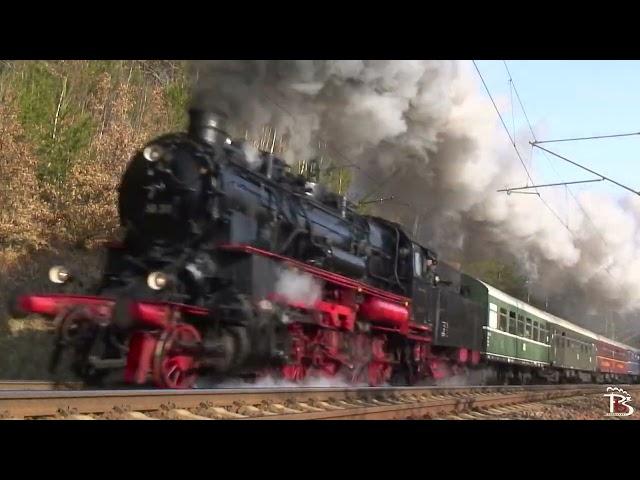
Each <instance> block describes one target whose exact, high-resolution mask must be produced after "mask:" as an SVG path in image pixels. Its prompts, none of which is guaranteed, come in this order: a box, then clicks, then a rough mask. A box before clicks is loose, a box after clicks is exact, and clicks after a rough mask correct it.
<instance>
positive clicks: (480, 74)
mask: <svg viewBox="0 0 640 480" xmlns="http://www.w3.org/2000/svg"><path fill="white" fill-rule="evenodd" d="M472 62H473V66H474V67H475V69H476V72H478V76H479V77H480V80H481V81H482V85H484V89H485V90H486V91H487V95H489V99H490V100H491V103H492V104H493V108H494V109H495V111H496V113H497V114H498V117H499V118H500V122H501V123H502V126H503V127H504V130H505V132H507V136H508V137H509V141H510V142H511V145H513V148H514V150H515V151H516V154H517V156H518V159H519V160H520V163H521V164H522V168H524V171H525V172H526V174H527V177H528V178H529V180H530V181H531V183H532V184H535V182H534V181H533V178H532V177H531V174H530V173H529V169H528V168H527V165H526V164H525V162H524V160H523V159H522V155H521V154H520V150H518V146H517V145H516V142H515V139H514V138H513V137H512V136H511V133H509V129H508V128H507V125H506V124H505V122H504V119H503V118H502V114H501V113H500V110H499V109H498V106H497V105H496V102H495V101H494V100H493V96H492V95H491V91H490V90H489V87H488V86H487V83H486V82H485V81H484V77H483V76H482V73H481V72H480V69H479V68H478V65H477V64H476V61H475V60H472ZM535 190H536V193H537V195H538V198H539V199H540V201H542V203H543V205H544V206H545V207H546V208H547V210H549V211H550V212H551V213H552V214H553V216H554V217H556V219H557V220H558V221H559V222H560V224H561V225H562V226H563V227H564V228H565V229H567V231H568V232H569V233H571V234H573V232H571V229H570V228H569V226H568V225H567V224H565V223H564V221H563V220H562V218H560V215H558V213H557V212H556V211H555V210H554V209H553V208H551V206H550V205H549V204H548V203H547V202H546V200H545V199H544V198H542V196H541V195H540V192H538V190H537V189H535Z"/></svg>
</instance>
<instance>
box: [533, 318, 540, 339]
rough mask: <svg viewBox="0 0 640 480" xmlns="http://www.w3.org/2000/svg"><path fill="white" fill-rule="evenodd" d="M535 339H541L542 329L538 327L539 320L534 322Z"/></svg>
mask: <svg viewBox="0 0 640 480" xmlns="http://www.w3.org/2000/svg"><path fill="white" fill-rule="evenodd" d="M533 339H534V340H535V341H536V342H539V341H540V329H539V328H538V322H535V321H534V322H533Z"/></svg>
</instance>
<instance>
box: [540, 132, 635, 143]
mask: <svg viewBox="0 0 640 480" xmlns="http://www.w3.org/2000/svg"><path fill="white" fill-rule="evenodd" d="M636 135H640V132H631V133H615V134H612V135H594V136H592V137H575V138H558V139H555V140H536V139H535V138H534V140H535V141H534V142H533V143H534V145H538V144H541V143H557V142H578V141H581V140H601V139H604V138H620V137H632V136H636Z"/></svg>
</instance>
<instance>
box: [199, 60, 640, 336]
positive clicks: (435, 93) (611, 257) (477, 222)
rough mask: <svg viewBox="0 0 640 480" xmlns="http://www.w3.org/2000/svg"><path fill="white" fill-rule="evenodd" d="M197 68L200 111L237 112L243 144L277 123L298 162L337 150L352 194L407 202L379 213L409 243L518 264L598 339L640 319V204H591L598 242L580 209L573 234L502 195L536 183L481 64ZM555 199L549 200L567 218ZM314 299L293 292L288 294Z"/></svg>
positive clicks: (523, 198) (519, 198)
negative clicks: (636, 315)
mask: <svg viewBox="0 0 640 480" xmlns="http://www.w3.org/2000/svg"><path fill="white" fill-rule="evenodd" d="M193 69H194V73H197V75H196V77H195V78H197V79H198V80H197V82H196V86H195V95H194V102H195V103H196V104H198V105H200V106H204V107H212V108H215V109H217V110H222V111H224V112H225V113H226V114H227V115H228V117H229V120H230V123H232V124H233V125H234V126H236V127H237V128H241V129H242V130H241V131H242V132H243V133H244V129H249V130H251V129H257V128H259V127H261V126H262V125H264V124H267V123H270V124H271V125H272V126H275V127H276V128H277V129H278V132H287V134H288V136H289V138H290V142H289V145H290V150H289V152H288V153H287V155H288V156H287V158H286V159H287V160H288V161H293V160H294V159H298V160H300V159H305V160H306V159H309V158H310V157H312V156H314V155H315V154H316V153H317V152H316V151H315V150H314V148H315V146H317V145H318V143H319V142H320V141H325V142H328V143H329V144H330V145H332V146H333V147H334V150H338V151H340V152H341V153H342V154H343V156H344V157H346V158H347V159H348V163H354V164H356V165H358V166H359V167H360V168H359V169H357V170H354V171H353V173H354V175H355V181H354V182H353V184H352V187H351V191H350V192H349V196H350V197H351V198H353V199H357V198H361V197H362V196H364V195H365V194H370V195H372V196H375V197H385V196H389V195H394V196H396V199H397V201H395V202H386V203H382V204H380V205H379V206H378V207H377V208H378V210H377V211H376V213H377V214H380V215H384V216H386V217H388V218H390V219H392V220H396V221H400V222H401V223H403V224H404V225H405V226H407V228H408V230H409V232H411V231H413V230H414V226H417V228H416V231H417V237H418V239H419V240H420V241H422V242H423V243H424V244H426V245H429V246H431V247H433V248H435V249H436V250H437V251H439V253H440V255H441V256H442V257H444V258H448V259H452V260H457V261H475V260H481V259H493V258H498V259H515V260H516V261H517V262H518V263H519V265H520V267H521V268H522V270H523V272H525V273H526V274H527V275H528V276H529V278H530V279H532V280H534V282H533V283H532V287H533V288H534V289H535V290H534V293H537V294H539V295H546V296H549V297H551V298H554V299H555V300H556V301H554V302H553V304H554V305H555V306H556V312H557V313H558V314H563V315H566V316H568V317H569V319H570V320H572V321H573V322H575V323H578V324H582V325H586V326H591V327H594V328H595V327H596V326H597V327H598V330H601V326H602V324H603V323H604V321H603V314H605V313H607V314H609V313H611V312H614V313H616V314H620V313H627V314H628V313H629V312H633V311H636V310H638V309H640V222H639V219H640V200H638V199H637V198H635V197H633V198H628V199H626V200H624V201H623V202H617V201H616V200H614V199H611V198H608V197H600V196H596V195H594V194H582V195H580V196H579V197H578V198H579V200H580V202H581V203H582V205H583V207H584V209H585V211H586V212H587V213H588V215H589V217H590V218H591V219H592V220H593V222H594V223H595V224H596V225H597V227H598V230H596V229H594V228H593V226H592V225H591V223H590V221H589V220H588V219H587V218H586V217H585V215H584V214H583V212H582V211H581V210H580V209H579V208H578V207H577V206H575V207H574V209H575V211H571V212H569V216H570V218H571V219H572V223H571V229H572V232H573V233H570V232H569V231H567V229H565V228H564V227H563V226H562V224H561V223H560V222H559V221H558V219H557V218H556V217H555V216H554V215H553V214H552V213H551V212H550V211H548V210H547V209H546V208H545V207H544V205H543V204H542V202H541V201H540V199H538V198H536V197H535V196H534V195H511V196H507V195H505V194H500V193H497V192H496V190H498V189H500V188H504V187H505V185H511V186H517V185H520V184H524V183H523V182H524V181H525V180H526V176H525V175H524V171H523V169H522V166H521V165H520V164H519V162H518V160H517V158H515V155H514V152H513V149H512V146H511V145H509V144H508V142H507V141H506V138H505V135H504V132H502V131H500V130H498V128H499V125H498V123H497V121H496V120H497V119H496V114H495V111H494V110H493V108H492V106H491V104H490V103H489V100H488V99H487V98H486V96H485V95H484V94H483V92H481V91H480V90H479V87H478V83H477V82H476V81H475V78H474V72H473V71H472V70H471V68H470V64H468V63H463V62H456V61H369V60H353V61H329V60H323V61H319V60H315V61H208V62H195V63H194V64H193ZM524 150H525V151H526V149H524ZM345 163H346V162H345ZM364 172H366V173H364ZM373 179H376V180H375V181H374V180H373ZM378 180H379V181H378ZM554 195H555V192H554V191H553V190H552V191H545V192H544V198H545V200H546V201H547V202H548V203H549V205H551V206H552V208H554V210H556V211H562V210H563V209H562V208H561V207H560V206H559V205H560V199H559V198H556V197H555V196H554ZM406 205H410V206H411V207H410V208H409V207H407V206H406ZM598 232H601V233H598ZM601 235H602V237H603V238H602V237H601ZM305 288H306V286H302V284H301V283H299V282H298V281H293V282H289V281H286V280H283V290H284V291H292V292H298V289H302V290H305ZM536 290H537V291H536ZM559 307H563V308H562V309H561V310H560V311H558V308H559ZM590 316H591V317H590ZM590 318H591V320H590Z"/></svg>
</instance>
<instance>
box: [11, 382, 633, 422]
mask: <svg viewBox="0 0 640 480" xmlns="http://www.w3.org/2000/svg"><path fill="white" fill-rule="evenodd" d="M625 388H627V390H629V391H630V392H631V391H636V392H639V393H640V387H639V386H628V387H625ZM603 389H604V387H603V386H602V385H560V386H558V385H554V386H547V385H544V386H518V387H516V386H510V387H408V388H407V387H403V388H391V387H389V388H386V387H381V388H285V389H282V388H280V389H255V388H254V389H215V390H213V389H207V390H205V389H202V390H185V391H177V390H94V391H52V390H49V391H47V390H39V391H35V390H31V391H17V390H12V391H9V390H5V391H1V392H0V418H4V419H140V420H144V419H172V420H180V419H191V420H212V419H219V420H232V419H233V420H248V419H253V420H312V419H325V420H343V419H344V420H346V419H408V418H425V417H427V418H478V417H477V415H476V416H474V415H472V413H476V412H479V411H480V412H482V411H485V412H486V411H490V410H491V409H500V408H509V406H513V405H521V406H522V405H525V406H526V405H528V404H534V403H539V402H545V401H549V400H553V399H558V398H568V397H577V396H584V395H595V394H599V393H602V392H603ZM466 412H471V413H466ZM452 415H453V416H454V417H452ZM481 415H482V414H481Z"/></svg>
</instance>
